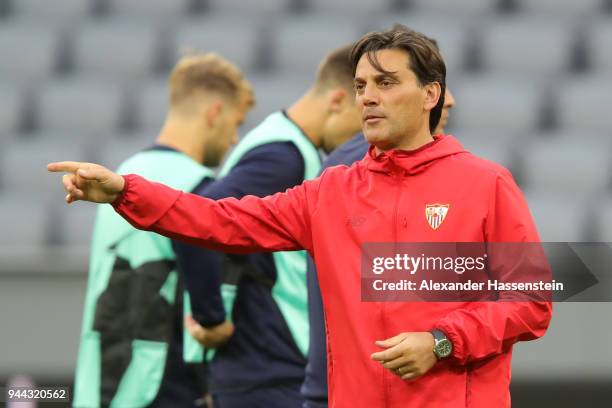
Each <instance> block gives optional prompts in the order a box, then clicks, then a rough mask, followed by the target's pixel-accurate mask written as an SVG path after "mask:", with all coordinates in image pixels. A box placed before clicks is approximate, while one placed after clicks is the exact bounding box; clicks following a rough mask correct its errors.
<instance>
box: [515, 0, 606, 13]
mask: <svg viewBox="0 0 612 408" xmlns="http://www.w3.org/2000/svg"><path fill="white" fill-rule="evenodd" d="M516 1H518V3H517V5H518V8H519V10H520V11H522V12H524V13H527V14H533V13H538V14H540V13H541V14H547V15H550V14H563V15H567V16H575V15H577V14H594V13H597V12H598V11H601V10H603V8H604V2H605V0H578V1H577V0H516Z"/></svg>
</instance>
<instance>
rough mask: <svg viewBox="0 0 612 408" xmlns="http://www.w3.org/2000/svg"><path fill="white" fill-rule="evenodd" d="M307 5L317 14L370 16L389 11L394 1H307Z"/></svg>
mask: <svg viewBox="0 0 612 408" xmlns="http://www.w3.org/2000/svg"><path fill="white" fill-rule="evenodd" d="M309 3H310V7H311V8H312V9H313V10H314V11H316V12H318V13H325V14H333V15H354V16H355V15H356V16H370V15H372V14H377V13H384V12H386V11H389V9H390V8H391V7H392V5H393V3H394V0H379V1H371V0H334V1H329V0H309Z"/></svg>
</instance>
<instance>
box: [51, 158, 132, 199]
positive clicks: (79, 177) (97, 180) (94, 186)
mask: <svg viewBox="0 0 612 408" xmlns="http://www.w3.org/2000/svg"><path fill="white" fill-rule="evenodd" d="M47 170H49V171H51V172H56V173H60V172H63V173H67V174H65V175H64V176H63V177H62V183H64V189H65V190H66V192H67V193H68V195H66V202H67V203H68V204H70V203H72V202H74V201H77V200H85V201H92V202H94V203H112V202H113V201H115V200H116V199H117V197H118V196H119V193H121V192H122V191H123V188H124V185H125V181H124V179H123V177H122V176H120V175H119V174H116V173H113V172H112V171H110V170H109V169H107V168H106V167H103V166H100V165H99V164H93V163H80V162H71V161H65V162H58V163H50V164H48V165H47Z"/></svg>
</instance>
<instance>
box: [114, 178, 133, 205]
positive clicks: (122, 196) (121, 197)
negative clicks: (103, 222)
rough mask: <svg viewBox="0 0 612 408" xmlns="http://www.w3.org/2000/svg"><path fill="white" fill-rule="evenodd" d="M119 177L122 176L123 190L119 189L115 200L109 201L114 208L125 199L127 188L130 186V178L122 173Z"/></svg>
mask: <svg viewBox="0 0 612 408" xmlns="http://www.w3.org/2000/svg"><path fill="white" fill-rule="evenodd" d="M121 177H123V183H124V184H123V190H121V192H120V193H119V195H118V196H117V198H116V199H115V201H113V202H112V203H111V205H112V206H113V208H115V209H117V208H119V206H121V204H123V202H124V201H125V195H126V192H127V190H128V188H130V179H129V177H126V176H124V175H122V176H121Z"/></svg>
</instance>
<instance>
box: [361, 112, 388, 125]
mask: <svg viewBox="0 0 612 408" xmlns="http://www.w3.org/2000/svg"><path fill="white" fill-rule="evenodd" d="M383 119H384V117H383V116H379V115H373V114H369V115H365V116H364V117H363V123H367V124H368V125H373V124H375V123H378V122H380V121H381V120H383Z"/></svg>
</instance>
